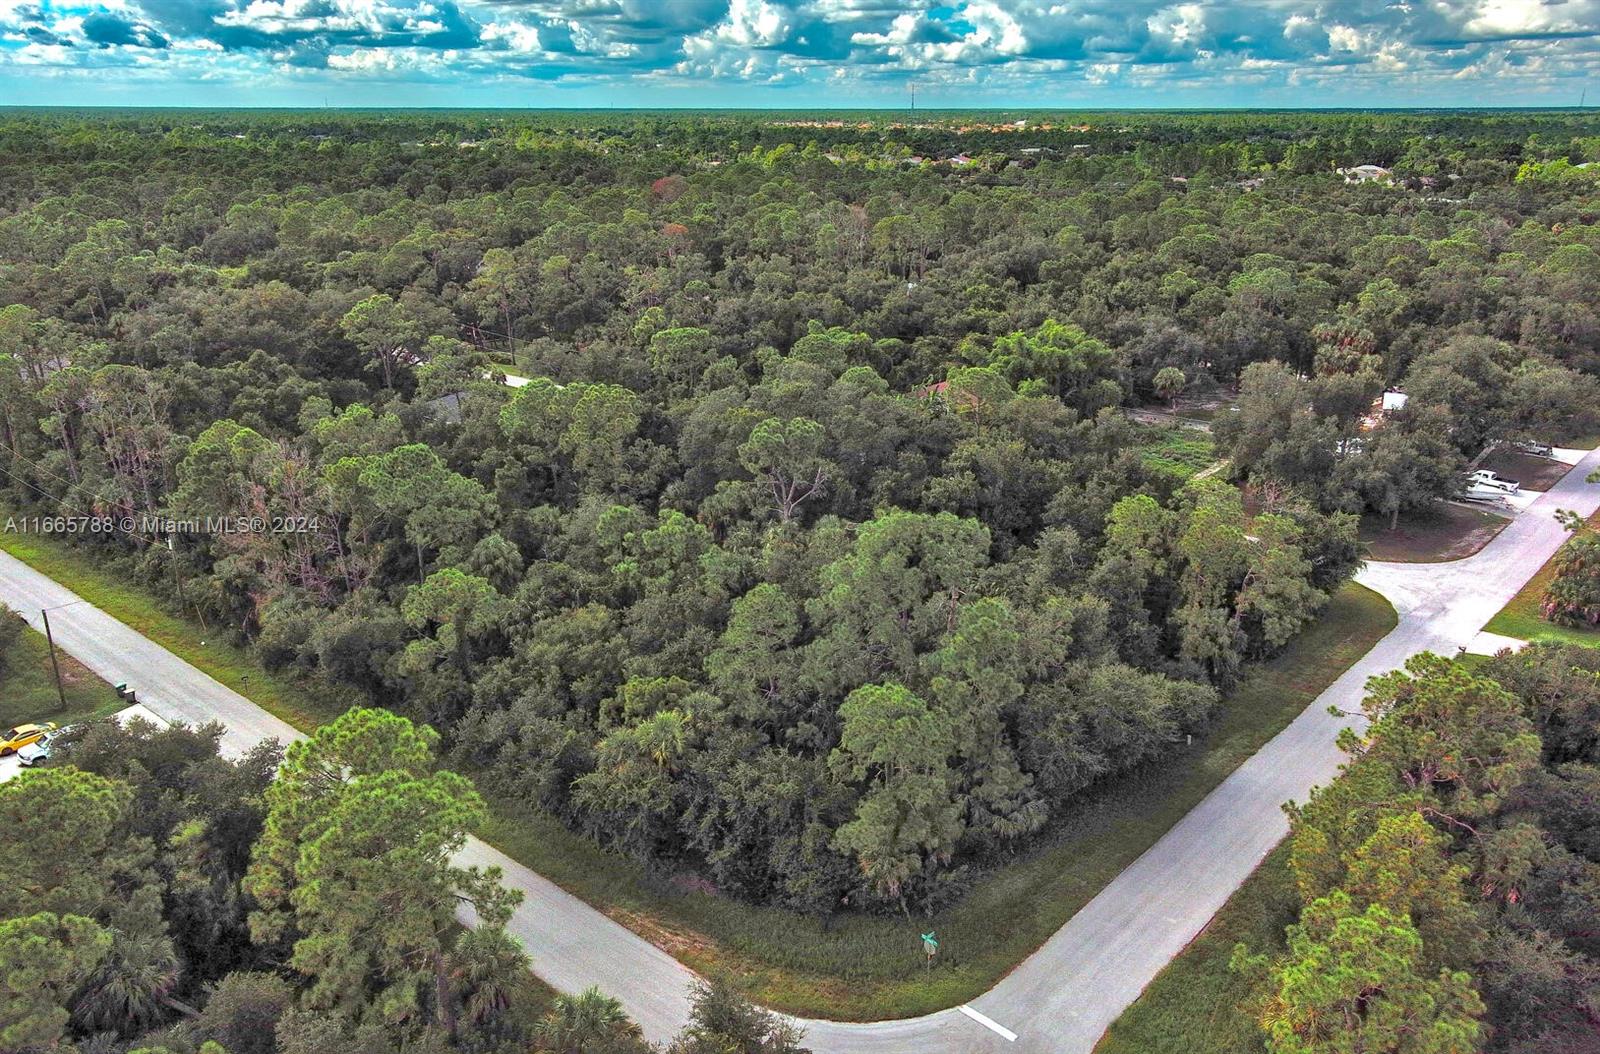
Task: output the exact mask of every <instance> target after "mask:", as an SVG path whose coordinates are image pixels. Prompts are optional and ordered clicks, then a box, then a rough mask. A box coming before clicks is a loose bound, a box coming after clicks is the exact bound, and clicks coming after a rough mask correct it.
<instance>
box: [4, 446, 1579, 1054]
mask: <svg viewBox="0 0 1600 1054" xmlns="http://www.w3.org/2000/svg"><path fill="white" fill-rule="evenodd" d="M1597 466H1600V451H1595V452H1592V453H1590V454H1588V455H1586V456H1585V457H1584V458H1583V460H1582V461H1581V462H1580V463H1579V465H1578V466H1577V468H1576V469H1575V470H1574V471H1573V472H1570V473H1568V475H1567V476H1566V477H1565V478H1564V479H1563V480H1562V481H1561V482H1560V483H1558V484H1557V485H1556V486H1554V487H1552V488H1551V490H1550V491H1549V492H1547V493H1546V494H1544V495H1543V496H1541V497H1539V498H1538V499H1537V500H1535V501H1534V503H1533V504H1532V505H1531V506H1530V507H1529V508H1528V509H1527V510H1526V511H1525V512H1523V513H1522V514H1521V515H1520V516H1519V517H1518V518H1517V519H1516V520H1515V521H1514V522H1513V523H1511V524H1510V525H1509V526H1507V527H1506V528H1505V529H1504V530H1503V531H1502V532H1501V533H1500V534H1499V535H1498V536H1497V537H1496V538H1495V539H1494V540H1493V541H1491V542H1490V543H1489V544H1488V545H1487V546H1485V547H1484V549H1483V550H1482V551H1481V552H1479V553H1478V554H1477V555H1475V556H1472V557H1469V558H1467V559H1465V560H1459V561H1455V562H1452V563H1447V564H1382V563H1378V564H1370V565H1368V566H1367V568H1366V569H1364V570H1363V571H1362V572H1361V574H1360V575H1358V576H1357V577H1358V580H1359V581H1361V582H1362V583H1364V584H1366V585H1368V586H1370V587H1372V588H1373V589H1376V590H1378V591H1379V592H1381V593H1383V594H1384V595H1385V596H1386V597H1388V598H1389V599H1390V601H1391V602H1392V603H1393V604H1394V605H1395V608H1396V610H1397V611H1398V612H1399V614H1400V621H1399V624H1398V625H1397V626H1396V627H1395V629H1394V630H1393V631H1392V632H1390V633H1389V634H1388V635H1387V636H1385V637H1384V638H1383V639H1382V640H1381V641H1379V642H1378V643H1377V645H1375V646H1374V647H1373V649H1372V650H1371V651H1369V652H1368V653H1367V654H1366V655H1365V656H1363V657H1362V658H1361V659H1360V660H1358V661H1357V662H1356V663H1355V665H1354V666H1352V667H1351V668H1350V669H1349V670H1347V671H1346V672H1345V673H1344V675H1343V676H1341V677H1340V678H1339V679H1338V680H1337V681H1335V682H1334V683H1333V684H1332V685H1331V686H1330V687H1329V688H1328V689H1327V691H1325V692H1324V693H1323V694H1322V695H1321V696H1319V697H1318V698H1317V700H1316V701H1315V702H1314V703H1313V704H1312V705H1311V706H1309V707H1307V708H1306V710H1305V711H1304V712H1303V713H1302V714H1301V715H1300V716H1299V717H1298V718H1297V719H1296V720H1295V721H1294V722H1293V723H1291V724H1290V726H1289V727H1288V728H1286V729H1285V730H1284V731H1283V732H1282V733H1281V734H1279V735H1278V736H1277V737H1276V738H1274V739H1273V740H1272V741H1271V742H1269V743H1268V744H1267V745H1266V746H1264V747H1263V748H1262V749H1261V750H1260V751H1259V752H1258V753H1257V754H1256V755H1255V756H1253V757H1252V758H1250V759H1249V760H1248V761H1246V762H1245V763H1244V764H1243V765H1241V766H1240V767H1239V768H1238V769H1237V770H1235V771H1234V773H1233V774H1232V775H1230V776H1229V777H1228V778H1227V779H1226V780H1224V781H1223V782H1222V784H1220V785H1219V786H1218V787H1217V788H1216V790H1214V791H1212V793H1211V794H1210V795H1209V796H1207V797H1206V799H1205V800H1204V801H1202V802H1201V803H1200V804H1199V805H1197V806H1196V807H1195V808H1194V809H1193V810H1192V811H1191V812H1190V813H1189V814H1188V815H1187V816H1185V817H1184V818H1183V819H1182V820H1181V821H1179V822H1178V824H1177V825H1175V826H1174V827H1173V828H1172V829H1171V830H1170V831H1168V832H1167V834H1166V835H1165V836H1163V837H1162V839H1161V840H1160V841H1159V842H1157V843H1156V844H1155V845H1153V846H1152V847H1151V848H1150V849H1149V850H1148V851H1147V852H1146V853H1145V854H1144V855H1143V856H1141V857H1140V858H1139V859H1138V860H1136V861H1135V862H1134V863H1133V864H1131V865H1130V866H1129V867H1128V868H1127V869H1126V870H1125V871H1123V872H1122V874H1120V875H1118V876H1117V877H1116V878H1115V879H1114V880H1113V881H1112V882H1111V883H1110V884H1109V885H1107V886H1106V888H1105V889H1104V890H1102V891H1101V892H1100V894H1099V895H1098V896H1097V897H1095V899H1094V900H1092V901H1090V902H1089V904H1087V905H1086V906H1085V907H1084V908H1083V910H1081V911H1079V912H1078V914H1077V915H1075V916H1074V917H1073V918H1072V919H1071V920H1070V921H1069V922H1068V923H1067V924H1066V925H1065V926H1063V927H1062V928H1061V929H1060V930H1058V931H1057V932H1056V933H1055V934H1054V935H1053V936H1052V937H1051V938H1050V939H1049V940H1048V941H1047V942H1046V943H1045V944H1044V946H1043V947H1041V948H1040V949H1039V950H1038V951H1036V952H1035V953H1034V954H1033V955H1032V956H1030V957H1029V958H1028V959H1027V960H1025V961H1024V962H1023V963H1021V964H1020V965H1019V966H1018V967H1017V968H1016V969H1015V970H1013V971H1012V972H1011V973H1010V974H1009V975H1008V976H1006V977H1005V978H1004V979H1003V980H1001V981H1000V983H999V984H997V985H996V986H995V987H994V988H992V989H990V990H989V991H988V992H986V993H985V994H984V995H982V996H980V997H979V998H978V999H976V1000H974V1001H973V1003H972V1004H971V1007H970V1008H968V1009H970V1010H973V1011H976V1012H977V1015H978V1016H976V1017H975V1016H972V1015H970V1014H968V1013H966V1012H963V1010H962V1009H960V1008H954V1009H950V1010H944V1011H940V1012H939V1013H936V1014H930V1015H928V1016H926V1017H920V1018H912V1019H907V1020H902V1021H885V1022H877V1023H873V1024H843V1023H837V1022H827V1021H803V1022H801V1023H802V1024H803V1025H804V1026H805V1028H806V1032H807V1045H808V1046H810V1047H811V1048H812V1049H813V1050H815V1051H816V1052H817V1054H874V1052H889V1051H894V1052H901V1054H906V1052H918V1054H921V1052H928V1054H979V1052H991V1051H993V1052H1000V1051H1006V1052H1024V1051H1026V1052H1039V1054H1043V1052H1051V1054H1087V1052H1088V1051H1090V1050H1091V1049H1092V1048H1093V1046H1094V1044H1095V1042H1096V1041H1097V1040H1098V1039H1099V1037H1100V1035H1101V1033H1102V1032H1104V1030H1105V1028H1106V1026H1108V1025H1109V1024H1110V1023H1111V1022H1112V1021H1114V1020H1115V1019H1116V1018H1117V1016H1118V1015H1119V1014H1121V1012H1122V1011H1123V1009H1125V1008H1126V1007H1127V1006H1128V1004H1129V1003H1131V1002H1132V1001H1133V1000H1134V999H1135V998H1137V997H1138V995H1139V993H1140V992H1141V991H1142V990H1143V989H1144V986H1145V985H1146V984H1148V983H1149V982H1150V980H1151V979H1153V978H1154V977H1155V975H1156V974H1157V973H1159V972H1160V970H1161V968H1162V967H1163V966H1165V965H1166V963H1167V962H1168V961H1169V960H1170V959H1171V958H1172V957H1173V956H1174V955H1176V954H1177V953H1178V952H1179V951H1181V950H1182V949H1183V948H1184V946H1185V945H1187V944H1188V943H1189V941H1190V940H1192V939H1193V938H1194V936H1195V935H1196V934H1197V933H1199V932H1200V930H1201V929H1202V928H1204V926H1205V925H1206V923H1207V922H1208V921H1210V919H1211V917H1212V916H1213V915H1214V914H1215V913H1216V911H1217V910H1218V909H1219V908H1220V907H1221V906H1222V904H1223V903H1224V902H1225V901H1226V900H1227V899H1228V897H1229V895H1231V894H1232V892H1233V891H1234V890H1235V889H1236V888H1238V886H1239V884H1240V883H1241V882H1243V881H1244V879H1245V878H1246V877H1247V876H1248V875H1249V874H1250V872H1251V871H1252V870H1253V869H1254V868H1255V866H1256V865H1257V864H1258V863H1259V862H1260V861H1261V859H1262V858H1263V857H1264V856H1265V855H1266V854H1267V853H1268V852H1269V851H1270V850H1271V849H1272V847H1273V846H1274V845H1276V844H1277V842H1278V841H1279V840H1280V839H1281V838H1282V837H1283V835H1284V834H1285V833H1286V832H1287V830H1288V823H1287V820H1286V818H1285V817H1284V815H1283V812H1282V809H1281V805H1282V803H1283V802H1285V801H1289V800H1302V799H1304V797H1305V795H1306V793H1307V791H1308V790H1309V789H1310V788H1311V787H1313V786H1315V785H1317V784H1320V783H1326V782H1327V781H1328V780H1330V779H1332V778H1333V777H1334V775H1335V774H1336V773H1337V771H1338V766H1339V763H1340V762H1341V760H1342V754H1341V752H1340V751H1339V750H1338V748H1337V746H1336V745H1335V743H1334V739H1335V736H1336V735H1337V733H1338V730H1339V728H1340V727H1341V726H1343V725H1345V724H1348V723H1350V722H1349V721H1348V720H1347V719H1343V718H1335V717H1333V716H1331V715H1330V714H1329V713H1328V712H1327V710H1328V707H1329V706H1330V705H1337V706H1338V707H1339V708H1340V709H1342V710H1346V711H1353V710H1355V709H1356V707H1357V706H1358V705H1359V703H1360V700H1361V697H1362V692H1363V686H1364V685H1365V683H1366V680H1367V678H1369V677H1371V676H1373V675H1375V674H1380V673H1385V672H1387V671H1389V670H1392V669H1395V668H1396V667H1398V666H1400V665H1401V664H1402V663H1404V662H1405V660H1406V659H1408V658H1409V657H1411V656H1412V655H1415V654H1417V653H1419V652H1422V651H1428V650H1432V651H1437V652H1442V653H1445V654H1450V653H1454V652H1455V650H1456V649H1457V648H1458V647H1461V646H1465V645H1467V644H1468V643H1469V642H1471V641H1472V639H1473V638H1474V637H1475V636H1476V635H1477V633H1478V631H1479V630H1480V629H1481V628H1482V626H1483V624H1484V623H1485V622H1487V621H1488V620H1489V618H1490V617H1492V616H1493V615H1494V613H1495V612H1496V611H1498V610H1499V609H1500V608H1501V607H1502V606H1504V604H1505V603H1506V601H1508V600H1509V599H1510V598H1511V597H1512V596H1513V595H1515V593H1516V592H1517V590H1518V589H1520V588H1521V587H1522V585H1523V584H1524V583H1525V582H1526V581H1527V580H1528V579H1529V578H1531V577H1532V576H1533V574H1534V573H1535V572H1536V571H1537V570H1538V569H1539V567H1540V566H1541V565H1542V564H1543V563H1544V561H1545V560H1547V559H1548V558H1549V557H1550V555H1551V554H1553V553H1554V552H1555V550H1556V549H1557V548H1558V547H1559V546H1560V544H1561V542H1562V540H1563V539H1564V538H1565V532H1564V531H1563V530H1562V529H1561V527H1560V525H1559V524H1557V523H1556V522H1555V520H1554V518H1553V516H1552V513H1553V512H1554V511H1555V510H1556V509H1558V508H1563V509H1573V510H1576V511H1578V512H1580V513H1583V514H1585V515H1587V514H1589V513H1592V512H1594V511H1595V510H1596V509H1597V508H1600V486H1594V485H1590V484H1586V483H1585V482H1584V477H1585V475H1587V474H1588V472H1589V471H1591V470H1593V469H1594V468H1596V467H1597ZM0 600H3V601H4V602H5V603H7V604H8V605H10V606H11V607H13V608H15V609H17V610H19V611H21V612H23V613H24V614H25V615H27V616H28V618H29V619H30V621H33V622H34V623H35V624H36V625H37V624H39V623H38V618H39V615H38V612H39V609H40V608H41V607H50V608H52V611H51V617H50V621H51V625H52V627H53V628H54V630H55V634H56V641H57V643H58V644H59V645H61V646H62V647H63V648H65V649H66V650H67V651H68V652H70V653H71V654H72V655H74V656H75V657H76V658H78V659H79V660H80V661H81V662H83V663H84V664H85V665H87V666H88V667H89V668H90V669H92V670H94V671H95V672H96V673H98V674H100V675H101V676H102V677H104V678H106V679H107V680H109V681H113V682H115V681H127V682H129V683H130V684H132V685H134V686H135V687H136V688H138V690H139V697H140V699H141V701H143V702H145V703H147V704H148V705H149V706H150V707H151V708H152V709H153V710H155V711H156V712H157V713H161V714H163V715H164V716H168V717H171V718H174V719H179V720H185V721H204V720H209V719H213V718H214V719H217V720H221V721H222V722H223V723H224V724H226V725H227V726H228V729H229V732H228V735H227V736H226V737H225V740H224V747H225V749H228V750H230V751H237V750H242V749H246V748H247V747H248V746H249V745H250V744H252V743H254V742H256V741H258V740H260V739H263V738H268V737H272V738H278V739H280V740H285V741H286V740H288V739H290V738H294V737H295V736H296V733H295V732H294V731H293V729H291V728H290V727H289V726H288V725H286V724H284V723H283V722H281V721H278V720H277V719H276V718H273V717H272V716H271V715H269V714H266V713H265V712H263V711H262V710H260V709H259V708H257V707H256V706H255V705H254V704H253V703H251V702H250V701H249V700H247V699H245V698H243V697H242V696H240V695H238V694H237V693H235V692H232V691H231V690H229V689H228V688H226V687H224V686H223V685H221V684H218V683H217V682H216V681H214V680H212V679H211V678H210V677H207V676H206V675H205V674H203V673H201V672H200V671H199V670H196V669H195V668H194V667H192V666H189V665H188V664H187V663H185V662H183V661H182V660H180V659H178V658H177V657H176V656H174V655H172V654H171V653H170V652H167V651H166V650H165V649H164V648H161V647H160V646H159V645H156V644H154V643H153V642H151V641H148V640H146V639H145V638H143V637H141V636H139V635H138V634H137V633H135V632H133V631H132V630H130V629H129V628H127V627H126V626H124V625H122V624H121V623H119V622H117V621H116V620H115V619H113V618H111V617H110V616H109V615H106V614H105V613H103V612H101V611H99V610H98V609H96V608H94V607H92V606H90V605H88V604H86V603H84V602H82V601H79V600H77V598H76V597H75V596H74V595H73V594H72V593H70V592H69V591H68V590H66V589H64V588H63V587H61V586H59V585H56V584H55V583H54V582H52V581H50V580H49V579H47V578H45V577H44V576H43V575H40V574H38V573H37V572H35V571H33V570H31V569H30V568H28V567H27V566H26V565H24V564H22V563H20V562H18V561H17V560H15V559H13V558H12V557H10V556H9V555H6V554H4V553H0ZM463 860H464V861H467V862H471V863H477V864H497V865H499V866H500V867H501V868H502V869H503V870H504V871H505V872H506V877H507V881H508V882H509V883H510V884H512V885H515V886H517V887H518V888H521V889H522V890H523V891H524V893H525V894H526V900H525V901H524V903H523V905H522V907H521V908H520V909H519V910H518V912H517V914H516V917H515V918H514V919H513V920H512V924H511V930H512V932H513V933H514V934H515V935H516V936H517V937H519V938H520V939H521V940H522V941H523V943H524V945H525V946H526V948H527V949H528V952H529V954H530V955H531V957H532V959H533V963H534V969H535V970H536V972H538V974H539V975H540V976H541V977H543V978H544V979H545V980H546V981H547V982H549V983H550V984H552V985H554V986H555V987H556V988H559V989H562V990H564V991H577V990H579V989H582V988H585V987H587V986H589V985H591V984H593V985H598V986H599V987H600V988H601V989H602V990H604V991H606V992H608V993H610V994H612V995H614V996H616V997H617V998H619V999H620V1000H621V1001H622V1003H623V1005H624V1006H625V1007H626V1008H627V1010H628V1012H629V1014H630V1015H632V1016H633V1018H634V1019H635V1020H636V1021H638V1022H639V1023H640V1024H641V1026H642V1027H643V1028H644V1030H645V1033H646V1035H647V1036H649V1037H650V1038H651V1039H655V1040H661V1039H665V1038H667V1037H668V1036H670V1035H672V1034H673V1033H674V1032H676V1031H677V1029H678V1028H679V1027H681V1025H682V1023H683V1022H684V1020H685V1019H686V1016H687V1008H688V999H687V986H688V984H689V983H690V982H691V981H692V979H693V975H692V974H691V973H690V972H689V971H688V970H687V969H686V968H685V967H684V966H682V965H681V964H680V963H678V962H677V961H676V960H675V959H673V958H672V957H671V956H669V955H668V954H667V953H665V952H663V951H661V950H660V949H658V948H656V947H655V946H653V945H651V944H649V943H648V942H646V941H644V940H643V939H642V938H640V937H638V936H636V935H635V934H633V933H632V932H631V931H629V930H628V929H626V928H625V927H623V926H622V925H620V924H618V923H615V922H612V921H611V920H610V919H608V918H606V917H605V916H604V915H602V914H601V913H600V912H598V911H596V910H594V909H593V908H591V907H589V906H588V905H587V904H584V903H583V902H582V901H580V900H578V899H577V898H575V897H573V896H571V895H570V894H568V893H566V892H564V891H562V890H561V889H559V888H558V887H556V886H555V885H554V884H553V883H551V882H548V881H547V880H545V879H544V878H542V877H540V876H539V875H537V874H535V873H534V872H532V871H530V870H528V869H527V868H524V867H521V866H520V865H518V864H516V863H515V862H513V861H511V860H510V859H509V858H507V857H505V856H504V855H503V854H500V853H498V852H496V851H495V850H493V849H491V848H490V847H488V846H486V845H483V844H482V843H479V842H476V841H474V842H473V843H471V844H470V845H469V846H468V847H467V849H466V851H465V852H464V853H463ZM980 1018H982V1019H987V1020H988V1021H989V1022H992V1023H993V1024H994V1025H995V1026H997V1027H998V1029H1001V1030H1004V1032H1005V1033H1006V1034H1014V1035H1015V1037H1016V1038H1015V1039H1014V1040H1012V1039H1008V1038H1007V1037H1006V1035H1005V1034H1002V1032H1001V1031H996V1030H995V1029H994V1028H991V1027H990V1026H989V1025H987V1024H985V1023H983V1021H982V1020H980Z"/></svg>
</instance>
